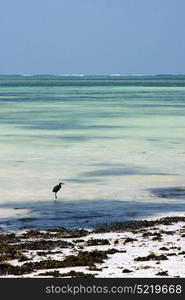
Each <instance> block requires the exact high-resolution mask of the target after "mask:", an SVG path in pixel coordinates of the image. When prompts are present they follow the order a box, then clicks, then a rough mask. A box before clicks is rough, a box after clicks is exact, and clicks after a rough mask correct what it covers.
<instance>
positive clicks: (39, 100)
mask: <svg viewBox="0 0 185 300" xmlns="http://www.w3.org/2000/svg"><path fill="white" fill-rule="evenodd" d="M184 129H185V76H149V77H147V76H135V77H127V76H122V77H121V76H107V77H106V76H94V77H93V76H81V77H78V76H49V75H48V76H19V75H17V76H0V166H1V172H0V207H1V214H0V218H1V219H0V227H4V226H7V227H8V228H14V227H16V228H17V227H20V226H25V225H26V226H39V227H44V226H55V225H56V224H57V225H61V226H72V227H75V226H76V227H78V226H83V227H84V226H89V227H91V226H94V225H95V224H97V223H101V222H110V221H119V220H127V219H131V218H142V217H146V216H153V215H156V214H158V213H163V212H164V213H166V212H173V211H174V212H175V211H184V198H183V197H180V198H178V197H171V198H170V199H166V198H165V199H164V198H163V199H162V198H160V197H158V196H157V195H156V194H154V195H153V194H152V191H153V190H154V189H155V190H156V189H159V190H160V189H161V188H164V189H168V188H173V187H179V186H183V185H184V178H185V163H184V161H185V159H184V158H185V150H184V149H185V139H184V132H185V130H184ZM59 181H64V182H65V186H64V190H63V191H62V192H60V194H59V199H58V200H57V201H55V200H54V197H53V195H52V193H51V189H52V186H53V185H55V184H56V183H58V182H59ZM24 216H26V217H28V216H29V218H28V219H26V220H27V221H25V218H24Z"/></svg>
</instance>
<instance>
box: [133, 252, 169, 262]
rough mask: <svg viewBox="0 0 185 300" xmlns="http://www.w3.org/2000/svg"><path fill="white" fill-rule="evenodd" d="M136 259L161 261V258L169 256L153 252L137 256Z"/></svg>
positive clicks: (165, 258) (164, 258)
mask: <svg viewBox="0 0 185 300" xmlns="http://www.w3.org/2000/svg"><path fill="white" fill-rule="evenodd" d="M134 260H135V261H148V260H155V261H160V260H168V258H167V257H166V255H164V254H161V255H157V254H155V253H153V252H151V253H150V254H149V255H147V256H139V257H136V258H135V259H134Z"/></svg>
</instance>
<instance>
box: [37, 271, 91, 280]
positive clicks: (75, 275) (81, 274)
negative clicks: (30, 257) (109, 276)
mask: <svg viewBox="0 0 185 300" xmlns="http://www.w3.org/2000/svg"><path fill="white" fill-rule="evenodd" d="M38 276H52V277H71V278H93V277H94V275H93V274H90V273H84V272H76V271H70V272H67V273H60V272H59V271H56V270H55V271H50V272H45V273H39V274H38Z"/></svg>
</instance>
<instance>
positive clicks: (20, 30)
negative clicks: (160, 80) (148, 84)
mask: <svg viewBox="0 0 185 300" xmlns="http://www.w3.org/2000/svg"><path fill="white" fill-rule="evenodd" d="M17 73H18V74H36V73H37V74H38V73H39V74H66V73H68V74H75V73H85V74H113V73H120V74H172V73H173V74H174V73H175V74H177V73H178V74H185V0H0V74H17Z"/></svg>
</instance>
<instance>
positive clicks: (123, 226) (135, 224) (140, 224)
mask: <svg viewBox="0 0 185 300" xmlns="http://www.w3.org/2000/svg"><path fill="white" fill-rule="evenodd" d="M177 222H185V217H166V218H161V219H159V220H150V221H148V220H141V221H124V222H118V223H112V224H105V225H103V226H99V227H97V228H96V229H95V230H94V233H103V232H117V231H118V232H122V231H131V230H138V229H142V228H148V227H153V226H158V225H172V224H174V223H177Z"/></svg>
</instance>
